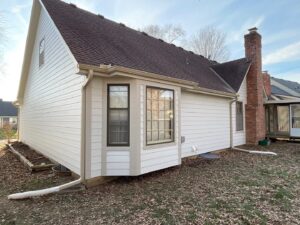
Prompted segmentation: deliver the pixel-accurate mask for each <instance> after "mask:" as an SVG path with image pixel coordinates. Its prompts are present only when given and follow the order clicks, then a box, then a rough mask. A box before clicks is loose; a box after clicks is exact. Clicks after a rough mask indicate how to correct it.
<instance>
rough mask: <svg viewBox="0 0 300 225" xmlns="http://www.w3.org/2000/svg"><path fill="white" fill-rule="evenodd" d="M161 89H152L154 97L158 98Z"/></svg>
mask: <svg viewBox="0 0 300 225" xmlns="http://www.w3.org/2000/svg"><path fill="white" fill-rule="evenodd" d="M158 96H159V90H157V89H152V99H155V100H158Z"/></svg>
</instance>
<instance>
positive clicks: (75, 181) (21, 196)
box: [8, 178, 82, 200]
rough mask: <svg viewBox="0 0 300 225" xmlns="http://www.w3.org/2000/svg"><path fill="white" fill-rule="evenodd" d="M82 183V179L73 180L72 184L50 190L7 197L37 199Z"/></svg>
mask: <svg viewBox="0 0 300 225" xmlns="http://www.w3.org/2000/svg"><path fill="white" fill-rule="evenodd" d="M81 182H82V179H81V178H80V179H78V180H74V181H72V182H69V183H66V184H63V185H60V186H56V187H52V188H46V189H41V190H36V191H27V192H22V193H16V194H11V195H9V196H8V199H14V200H17V199H24V198H32V197H38V196H42V195H48V194H51V193H55V192H59V191H61V190H64V189H67V188H69V187H72V186H75V185H77V184H80V183H81Z"/></svg>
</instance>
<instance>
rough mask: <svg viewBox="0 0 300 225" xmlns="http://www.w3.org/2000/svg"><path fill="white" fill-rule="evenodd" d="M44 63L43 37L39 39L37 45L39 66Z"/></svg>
mask: <svg viewBox="0 0 300 225" xmlns="http://www.w3.org/2000/svg"><path fill="white" fill-rule="evenodd" d="M44 63H45V38H43V39H42V40H41V41H40V46H39V66H40V67H41V66H42V65H44Z"/></svg>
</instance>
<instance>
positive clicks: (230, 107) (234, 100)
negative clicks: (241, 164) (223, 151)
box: [229, 97, 237, 149]
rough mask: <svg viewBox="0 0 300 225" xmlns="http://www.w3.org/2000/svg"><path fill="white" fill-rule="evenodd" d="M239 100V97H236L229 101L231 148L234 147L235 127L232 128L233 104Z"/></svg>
mask: <svg viewBox="0 0 300 225" xmlns="http://www.w3.org/2000/svg"><path fill="white" fill-rule="evenodd" d="M236 101H237V97H235V98H234V99H233V100H231V101H230V102H229V116H230V119H229V120H230V148H231V149H232V148H233V147H234V146H233V128H232V104H233V103H234V102H236Z"/></svg>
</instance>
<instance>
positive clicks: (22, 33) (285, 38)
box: [0, 0, 300, 100]
mask: <svg viewBox="0 0 300 225" xmlns="http://www.w3.org/2000/svg"><path fill="white" fill-rule="evenodd" d="M66 2H70V1H68V0H66ZM72 2H73V3H75V4H76V5H77V6H78V7H81V8H84V9H87V10H90V11H92V12H95V13H99V14H102V15H104V16H105V17H106V18H109V19H112V20H114V21H117V22H122V23H124V24H126V25H127V26H130V27H132V28H141V27H144V26H146V25H149V24H158V25H164V24H170V23H171V24H178V25H181V27H182V28H184V30H185V31H186V33H187V38H188V37H189V36H190V35H193V34H194V33H196V32H197V31H198V30H199V29H200V28H202V27H205V26H208V25H213V26H216V27H217V28H219V29H220V30H222V31H224V32H226V33H227V44H228V47H229V49H230V52H231V55H230V59H237V58H241V57H244V45H243V44H244V39H243V35H244V34H245V33H247V29H248V28H251V27H254V26H256V27H258V29H259V32H260V33H261V34H262V37H263V70H268V71H269V73H270V74H271V75H273V76H275V77H279V78H284V79H289V80H293V81H298V82H300V1H299V0H282V1H280V0H273V1H269V0H260V1H258V0H256V1H255V0H243V1H241V0H226V1H225V0H210V1H206V0H185V1H183V0H172V1H171V0H156V1H155V0H147V1H146V0H144V1H142V0H109V1H108V0H72ZM31 5H32V0H1V1H0V12H2V13H4V18H5V26H6V30H7V43H6V47H5V59H4V61H5V64H6V68H5V71H6V72H5V74H4V75H3V74H1V75H0V98H3V99H4V100H15V98H16V95H17V90H18V84H19V77H20V73H21V66H22V62H23V55H24V47H25V42H26V36H27V30H28V25H29V18H30V10H31Z"/></svg>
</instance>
